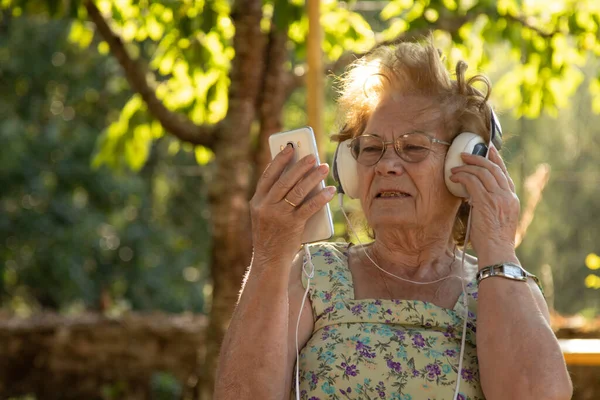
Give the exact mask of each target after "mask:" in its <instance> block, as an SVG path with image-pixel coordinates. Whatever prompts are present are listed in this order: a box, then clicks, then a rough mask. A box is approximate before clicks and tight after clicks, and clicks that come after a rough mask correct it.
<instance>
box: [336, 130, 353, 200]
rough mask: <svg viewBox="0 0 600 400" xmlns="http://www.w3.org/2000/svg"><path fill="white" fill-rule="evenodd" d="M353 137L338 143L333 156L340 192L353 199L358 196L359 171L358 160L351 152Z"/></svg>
mask: <svg viewBox="0 0 600 400" xmlns="http://www.w3.org/2000/svg"><path fill="white" fill-rule="evenodd" d="M351 142H352V139H348V140H345V141H343V142H341V143H340V144H338V147H337V149H336V150H335V155H334V156H333V179H335V180H336V181H337V182H338V183H339V189H340V190H339V192H340V193H345V194H346V195H347V196H348V197H350V198H351V199H356V198H358V173H357V172H356V167H357V165H356V160H355V159H354V157H352V153H351V152H350V143H351Z"/></svg>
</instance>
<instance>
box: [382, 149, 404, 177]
mask: <svg viewBox="0 0 600 400" xmlns="http://www.w3.org/2000/svg"><path fill="white" fill-rule="evenodd" d="M402 162H403V161H402V159H401V158H400V157H399V156H398V154H396V151H395V150H394V146H393V145H392V144H388V145H387V146H386V149H385V152H384V153H383V157H381V160H379V162H378V163H377V164H376V165H375V172H376V173H377V174H379V175H402V174H403V173H404V165H403V164H402Z"/></svg>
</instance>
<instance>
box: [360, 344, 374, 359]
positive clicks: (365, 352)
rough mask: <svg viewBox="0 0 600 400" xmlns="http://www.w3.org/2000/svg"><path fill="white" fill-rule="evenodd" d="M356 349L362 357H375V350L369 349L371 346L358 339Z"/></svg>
mask: <svg viewBox="0 0 600 400" xmlns="http://www.w3.org/2000/svg"><path fill="white" fill-rule="evenodd" d="M356 350H357V351H358V352H359V354H360V355H361V356H363V357H367V358H375V352H372V351H371V346H367V345H366V344H364V343H363V342H361V341H360V340H359V341H357V342H356Z"/></svg>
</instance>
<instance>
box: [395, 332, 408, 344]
mask: <svg viewBox="0 0 600 400" xmlns="http://www.w3.org/2000/svg"><path fill="white" fill-rule="evenodd" d="M394 333H395V334H396V337H398V340H399V341H401V342H404V339H405V338H406V336H405V333H404V331H402V330H400V329H397V330H395V331H394Z"/></svg>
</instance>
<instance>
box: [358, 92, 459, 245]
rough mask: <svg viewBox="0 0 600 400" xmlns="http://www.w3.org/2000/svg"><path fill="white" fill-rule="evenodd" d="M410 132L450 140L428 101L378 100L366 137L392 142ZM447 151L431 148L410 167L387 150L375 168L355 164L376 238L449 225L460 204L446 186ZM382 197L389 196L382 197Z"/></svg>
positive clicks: (420, 98)
mask: <svg viewBox="0 0 600 400" xmlns="http://www.w3.org/2000/svg"><path fill="white" fill-rule="evenodd" d="M414 131H420V132H425V133H427V134H428V135H430V136H432V137H434V138H437V139H440V140H444V141H451V133H450V132H445V131H444V124H443V118H442V113H441V110H440V109H439V108H437V106H436V104H435V103H434V101H433V100H432V99H430V98H427V97H423V96H403V97H396V98H391V97H386V98H384V99H382V101H381V102H380V103H379V105H378V106H377V108H376V109H375V111H374V112H373V114H372V116H371V118H370V119H369V121H368V123H367V126H366V128H365V132H364V133H365V134H371V135H378V136H380V137H381V138H383V139H384V140H385V141H386V142H390V141H392V140H394V138H396V137H398V136H400V135H402V134H405V133H409V132H414ZM447 150H448V146H446V145H443V144H439V143H433V144H432V147H431V151H430V153H429V155H428V156H427V157H426V158H425V159H424V160H422V161H420V162H418V163H409V162H406V161H404V160H402V159H401V158H400V157H399V156H398V154H396V152H395V151H394V149H393V146H391V145H390V146H388V147H387V149H386V151H385V154H384V155H383V157H382V158H381V160H379V162H378V163H377V164H375V165H373V166H365V165H361V164H358V167H357V168H358V177H359V188H360V199H361V204H362V207H363V211H364V213H365V216H366V218H367V222H368V223H369V225H370V226H371V227H372V228H373V230H374V231H375V233H376V234H377V232H378V231H381V230H382V229H398V228H399V227H403V228H404V227H417V228H419V227H421V228H424V229H425V228H427V230H430V229H432V228H433V229H436V228H437V227H439V228H440V229H444V227H448V226H450V227H451V226H452V222H453V221H454V218H455V216H456V213H457V211H458V207H459V206H460V202H461V200H460V199H459V198H457V197H455V196H453V195H452V194H451V193H450V192H449V191H448V189H447V188H446V184H445V182H444V159H445V156H446V152H447ZM383 192H388V193H384V194H383V195H382V193H383ZM446 229H447V228H446ZM439 233H441V232H439Z"/></svg>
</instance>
